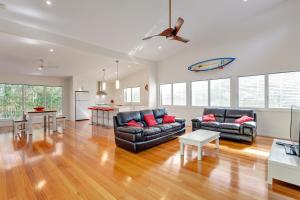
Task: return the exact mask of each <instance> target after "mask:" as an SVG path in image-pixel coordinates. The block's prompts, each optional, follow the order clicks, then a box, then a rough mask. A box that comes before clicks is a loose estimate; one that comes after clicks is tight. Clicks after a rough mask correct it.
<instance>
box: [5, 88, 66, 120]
mask: <svg viewBox="0 0 300 200" xmlns="http://www.w3.org/2000/svg"><path fill="white" fill-rule="evenodd" d="M62 96H63V88H62V87H48V86H32V85H14V84H0V119H15V118H20V117H22V115H23V111H24V112H28V111H32V110H33V108H34V107H37V106H44V107H46V109H48V110H56V111H57V113H58V114H62Z"/></svg>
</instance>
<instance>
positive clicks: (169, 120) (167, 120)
mask: <svg viewBox="0 0 300 200" xmlns="http://www.w3.org/2000/svg"><path fill="white" fill-rule="evenodd" d="M174 122H175V116H172V115H164V117H163V123H164V124H169V123H174Z"/></svg>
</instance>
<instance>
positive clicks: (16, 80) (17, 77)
mask: <svg viewBox="0 0 300 200" xmlns="http://www.w3.org/2000/svg"><path fill="white" fill-rule="evenodd" d="M69 79H70V78H57V77H44V76H30V75H21V74H12V73H0V83H11V84H29V85H44V86H62V87H63V102H62V103H63V105H62V106H63V115H64V116H66V117H67V118H69V117H70V109H69V102H70V95H69V89H70V81H69ZM6 125H10V122H9V123H7V120H4V121H2V122H0V126H6Z"/></svg>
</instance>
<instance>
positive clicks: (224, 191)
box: [0, 121, 300, 200]
mask: <svg viewBox="0 0 300 200" xmlns="http://www.w3.org/2000/svg"><path fill="white" fill-rule="evenodd" d="M188 130H190V128H188ZM61 132H62V131H61V129H59V132H58V133H57V132H56V133H45V132H44V131H43V129H42V128H39V127H36V129H35V130H34V134H33V136H32V137H29V136H28V137H27V139H26V140H25V139H17V140H13V138H12V134H11V132H10V130H8V129H5V128H4V129H3V128H2V129H1V133H0V200H6V199H14V200H15V199H18V200H19V199H20V200H21V199H22V200H23V199H24V200H25V199H29V200H34V199H53V200H60V199H63V200H69V199H70V200H73V199H91V200H94V199H95V200H101V199H121V200H125V199H128V200H131V199H137V200H144V199H145V200H148V199H158V200H168V199H169V200H183V199H197V200H200V199H218V200H219V199H222V200H223V199H243V200H244V199H278V200H279V199H280V200H281V199H300V188H299V187H296V186H293V185H289V184H286V183H282V182H279V181H275V182H274V183H273V186H268V184H267V183H266V173H267V156H268V152H269V150H270V148H271V144H272V139H271V138H264V137H258V138H257V140H256V142H255V143H254V144H253V145H251V146H249V145H247V144H239V143H235V142H230V141H224V140H221V142H220V150H216V149H215V146H214V145H213V144H208V145H206V146H205V147H204V156H203V160H202V161H197V150H196V149H195V148H191V147H188V148H187V150H186V151H185V156H184V157H181V156H180V154H179V144H178V139H176V140H172V141H170V142H167V143H164V144H162V145H160V146H157V147H154V148H151V149H149V150H146V151H144V152H141V153H138V154H134V153H130V152H127V151H126V150H123V149H121V148H117V147H116V146H115V143H114V135H113V129H105V128H102V127H100V126H91V125H89V122H88V121H83V122H77V123H75V122H69V121H68V122H67V125H66V129H65V130H64V133H63V134H62V133H61ZM299 178H300V177H299Z"/></svg>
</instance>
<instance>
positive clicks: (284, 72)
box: [265, 70, 300, 111]
mask: <svg viewBox="0 0 300 200" xmlns="http://www.w3.org/2000/svg"><path fill="white" fill-rule="evenodd" d="M288 73H300V70H292V71H283V72H274V73H273V72H272V73H268V74H265V76H266V81H267V82H266V84H267V85H266V86H267V87H266V91H267V92H268V93H267V96H268V101H267V102H266V107H265V109H268V110H274V111H277V110H278V111H290V110H291V108H284V107H280V108H272V107H270V104H269V103H270V95H269V94H270V91H269V89H270V87H269V84H270V81H269V77H270V75H276V74H288Z"/></svg>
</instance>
